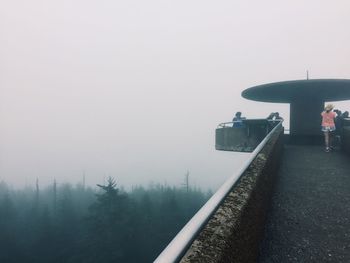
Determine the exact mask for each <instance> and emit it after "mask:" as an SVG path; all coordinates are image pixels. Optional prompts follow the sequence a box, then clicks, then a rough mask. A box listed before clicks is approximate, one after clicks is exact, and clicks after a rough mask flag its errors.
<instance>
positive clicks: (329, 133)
mask: <svg viewBox="0 0 350 263" xmlns="http://www.w3.org/2000/svg"><path fill="white" fill-rule="evenodd" d="M333 109H334V105H333V104H327V105H326V107H325V108H324V111H323V112H321V116H322V123H321V130H322V131H323V133H324V141H325V147H326V148H325V151H326V152H330V151H331V150H332V148H333V147H332V137H333V134H334V133H335V135H336V136H337V137H338V138H339V139H340V136H341V134H340V132H341V129H342V126H343V120H344V119H345V118H348V117H349V112H348V111H345V112H344V113H342V112H341V111H340V110H333Z"/></svg>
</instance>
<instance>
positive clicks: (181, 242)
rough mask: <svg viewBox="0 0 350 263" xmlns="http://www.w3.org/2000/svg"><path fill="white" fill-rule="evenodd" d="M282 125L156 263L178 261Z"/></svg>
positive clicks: (256, 150) (262, 143)
mask: <svg viewBox="0 0 350 263" xmlns="http://www.w3.org/2000/svg"><path fill="white" fill-rule="evenodd" d="M281 126H282V121H280V123H279V124H277V125H276V126H275V127H274V128H273V129H272V130H271V131H270V132H269V134H268V135H267V136H266V137H265V138H264V139H263V140H262V141H261V143H260V144H259V145H258V146H257V147H256V148H255V150H254V151H253V152H252V153H251V154H250V156H249V158H248V160H247V162H245V163H244V164H243V165H242V167H240V169H239V170H238V172H237V173H235V174H233V175H232V176H231V177H230V178H229V179H227V180H226V182H225V183H224V184H223V185H222V186H221V187H220V188H219V190H218V191H216V193H215V194H214V195H213V196H212V197H211V198H210V199H209V200H208V201H207V202H206V203H205V204H204V205H203V206H202V208H201V209H200V210H199V211H198V212H197V213H196V214H195V215H194V216H193V217H192V218H191V220H190V221H188V223H187V224H186V225H185V226H184V227H183V228H182V229H181V231H180V232H179V233H178V234H177V235H176V236H175V238H174V239H173V240H172V241H171V242H170V243H169V244H168V246H167V247H166V248H165V249H164V250H163V252H162V253H161V254H160V255H159V256H158V257H157V258H156V260H155V261H154V263H174V262H178V261H179V260H180V259H181V257H182V256H183V255H184V253H185V252H186V249H187V248H188V247H189V246H190V245H191V243H192V241H193V240H194V239H195V237H196V236H197V234H198V233H199V231H200V230H201V229H202V227H203V226H204V224H205V223H206V222H207V221H208V220H209V218H210V216H211V215H212V214H213V213H214V212H215V211H216V209H217V208H218V206H219V205H220V204H221V203H222V202H223V200H224V199H225V197H226V196H227V195H228V193H229V192H230V191H231V189H232V187H233V186H234V185H235V183H236V182H237V181H238V179H239V178H240V177H241V175H242V174H243V173H244V172H245V170H246V169H247V168H248V167H249V165H250V164H251V162H252V161H253V160H254V159H255V157H256V156H257V155H258V153H259V152H260V151H261V149H262V148H263V147H264V146H265V144H266V143H267V141H268V140H269V139H270V138H271V136H272V134H273V133H274V132H275V131H276V130H277V129H278V128H279V127H281Z"/></svg>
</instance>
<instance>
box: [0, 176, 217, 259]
mask: <svg viewBox="0 0 350 263" xmlns="http://www.w3.org/2000/svg"><path fill="white" fill-rule="evenodd" d="M209 196H210V193H209V192H208V193H203V192H202V191H200V190H199V189H195V188H191V187H188V185H187V187H170V186H166V185H150V186H149V187H147V188H144V187H141V186H138V187H133V188H132V190H130V191H125V190H123V188H121V187H120V186H119V185H117V183H116V180H115V179H113V178H109V179H108V180H107V181H106V182H105V183H104V184H103V185H97V187H96V189H93V188H90V187H85V186H84V184H78V185H76V186H72V185H70V184H57V183H56V182H53V184H52V185H50V186H48V187H46V188H45V189H41V188H40V187H39V184H38V182H37V183H36V187H34V188H30V187H25V188H23V189H21V190H18V189H12V188H11V187H9V186H7V185H6V183H4V182H0V262H2V263H10V262H36V263H37V262H38V263H39V262H94V263H95V262H123V263H124V262H152V261H153V260H154V259H155V258H156V257H157V256H158V254H159V253H160V252H161V251H162V249H164V248H165V246H166V245H167V244H168V243H169V241H170V240H171V239H172V238H173V237H174V236H175V235H176V233H177V232H178V231H179V230H180V229H181V228H182V227H183V226H184V224H185V223H186V222H187V221H188V220H189V219H190V218H191V217H192V216H193V214H194V213H195V212H196V211H197V210H198V209H199V208H200V207H201V206H202V205H203V204H204V202H205V201H206V200H207V199H208V198H209Z"/></svg>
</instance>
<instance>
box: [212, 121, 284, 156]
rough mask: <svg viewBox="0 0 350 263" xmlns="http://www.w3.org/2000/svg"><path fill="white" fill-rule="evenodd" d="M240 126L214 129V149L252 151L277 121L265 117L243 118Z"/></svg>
mask: <svg viewBox="0 0 350 263" xmlns="http://www.w3.org/2000/svg"><path fill="white" fill-rule="evenodd" d="M244 123H245V125H244V126H242V127H224V128H218V129H216V131H215V149H216V150H221V151H235V152H252V151H254V149H255V148H256V147H257V146H258V145H259V143H260V142H261V141H262V140H263V139H264V138H265V136H266V135H267V133H268V132H269V131H270V130H271V129H272V128H273V127H275V125H277V123H278V122H268V121H267V120H266V119H255V120H245V122H244Z"/></svg>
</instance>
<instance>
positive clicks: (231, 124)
mask: <svg viewBox="0 0 350 263" xmlns="http://www.w3.org/2000/svg"><path fill="white" fill-rule="evenodd" d="M245 120H251V119H243V120H241V121H230V122H222V123H219V124H218V126H217V128H226V127H233V124H234V123H242V121H243V122H244V121H245ZM257 120H261V119H257ZM266 120H267V121H268V122H272V123H275V122H280V121H283V119H282V120H278V119H277V120H273V119H266Z"/></svg>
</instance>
